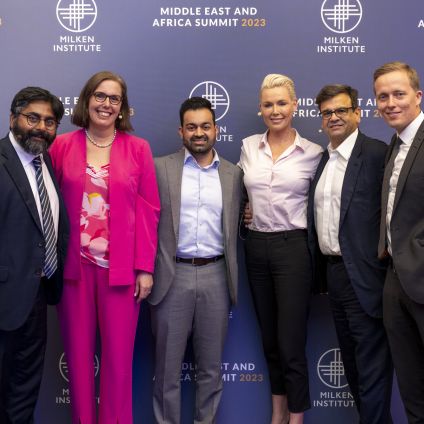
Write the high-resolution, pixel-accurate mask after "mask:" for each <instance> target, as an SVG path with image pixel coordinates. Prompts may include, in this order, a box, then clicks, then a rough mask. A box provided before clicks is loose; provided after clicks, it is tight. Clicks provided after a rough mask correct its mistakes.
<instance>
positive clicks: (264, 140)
mask: <svg viewBox="0 0 424 424" xmlns="http://www.w3.org/2000/svg"><path fill="white" fill-rule="evenodd" d="M294 131H295V133H296V135H295V137H294V142H293V144H292V146H293V147H294V148H296V147H299V148H300V149H302V150H303V151H304V150H305V149H306V143H305V139H303V138H302V137H301V136H300V135H299V133H298V132H297V130H296V129H294ZM266 145H268V131H266V132H265V133H264V134H262V137H261V139H260V140H259V148H260V149H261V148H264V147H265V146H266Z"/></svg>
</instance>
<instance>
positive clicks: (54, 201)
mask: <svg viewBox="0 0 424 424" xmlns="http://www.w3.org/2000/svg"><path fill="white" fill-rule="evenodd" d="M9 139H10V141H11V143H12V146H13V147H14V149H15V150H16V153H17V155H18V157H19V160H20V161H21V163H22V166H23V168H24V170H25V173H26V175H27V178H28V182H29V184H30V186H31V190H32V194H33V195H34V200H35V204H36V205H37V210H38V216H39V217H40V222H41V226H43V213H42V210H41V203H40V196H39V194H38V187H37V180H36V177H35V168H34V165H33V163H32V160H33V159H34V158H35V156H34V155H32V154H30V153H27V152H26V151H25V150H24V149H23V148H22V147H21V146H20V144H19V143H18V142H17V141H16V140H15V137H14V136H13V133H12V132H9ZM40 158H41V166H42V168H41V169H42V171H43V179H44V185H45V186H46V190H47V194H48V196H49V200H50V208H51V211H52V216H53V223H54V230H55V240H56V241H57V233H58V227H59V197H58V195H57V192H56V188H55V186H54V184H53V180H52V177H51V176H50V172H49V170H48V169H47V166H46V164H45V163H44V159H43V155H41V156H40Z"/></svg>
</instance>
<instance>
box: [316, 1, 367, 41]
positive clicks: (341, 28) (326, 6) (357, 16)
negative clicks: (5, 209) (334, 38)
mask: <svg viewBox="0 0 424 424" xmlns="http://www.w3.org/2000/svg"><path fill="white" fill-rule="evenodd" d="M321 19H322V22H323V23H324V25H325V26H326V27H327V28H328V29H329V30H330V31H333V32H337V33H339V34H344V33H346V32H350V31H352V30H354V29H355V28H356V27H357V26H358V25H359V23H360V22H361V19H362V5H361V3H360V2H359V0H324V2H323V3H322V6H321Z"/></svg>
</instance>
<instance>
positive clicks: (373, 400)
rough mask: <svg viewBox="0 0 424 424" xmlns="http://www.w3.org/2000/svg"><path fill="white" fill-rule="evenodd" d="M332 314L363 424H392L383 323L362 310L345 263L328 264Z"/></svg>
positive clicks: (390, 368) (390, 373)
mask: <svg viewBox="0 0 424 424" xmlns="http://www.w3.org/2000/svg"><path fill="white" fill-rule="evenodd" d="M327 283H328V295H329V299H330V306H331V311H332V313H333V318H334V324H335V327H336V333H337V339H338V341H339V345H340V351H341V355H342V359H343V365H344V369H345V374H346V378H347V381H348V383H349V387H350V391H351V392H352V395H353V398H354V399H355V402H356V407H357V409H358V412H359V416H360V421H359V422H360V423H361V424H388V423H391V422H392V420H391V416H390V401H391V394H392V382H393V365H392V360H391V356H390V350H389V345H388V341H387V336H386V332H385V330H384V326H383V320H382V319H380V318H373V317H371V316H370V315H368V314H367V313H366V312H365V311H364V309H363V308H362V306H361V304H360V302H359V300H358V297H357V296H356V293H355V290H354V288H353V287H352V284H351V282H350V279H349V276H348V274H347V272H346V268H345V266H344V263H343V261H342V260H341V258H340V261H338V262H335V263H332V262H330V261H328V262H327Z"/></svg>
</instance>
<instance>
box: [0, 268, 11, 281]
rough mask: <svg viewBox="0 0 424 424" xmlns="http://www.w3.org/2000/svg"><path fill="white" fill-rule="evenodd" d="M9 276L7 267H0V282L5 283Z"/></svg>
mask: <svg viewBox="0 0 424 424" xmlns="http://www.w3.org/2000/svg"><path fill="white" fill-rule="evenodd" d="M8 275H9V268H8V267H7V266H0V282H5V281H7V277H8Z"/></svg>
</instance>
